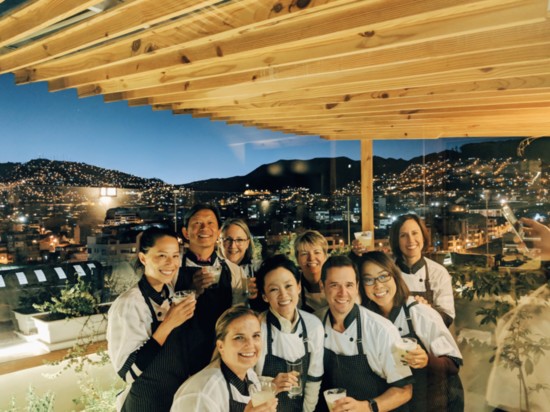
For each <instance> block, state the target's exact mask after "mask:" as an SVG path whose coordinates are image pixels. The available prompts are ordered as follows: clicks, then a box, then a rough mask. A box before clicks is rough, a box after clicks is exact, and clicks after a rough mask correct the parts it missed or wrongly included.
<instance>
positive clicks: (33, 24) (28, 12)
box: [0, 0, 98, 47]
mask: <svg viewBox="0 0 550 412" xmlns="http://www.w3.org/2000/svg"><path fill="white" fill-rule="evenodd" d="M97 3H98V1H97V0H88V1H82V0H35V1H29V2H27V3H23V5H22V6H21V7H19V8H17V9H16V10H12V11H10V12H9V14H7V15H6V17H5V18H3V19H1V20H0V47H3V46H6V45H12V44H15V43H17V42H18V41H20V40H22V39H24V38H25V37H29V36H30V35H32V34H35V33H37V32H39V31H40V30H42V29H45V28H47V27H49V26H52V25H54V24H55V23H58V22H60V21H62V20H65V19H67V18H69V17H72V16H74V15H76V14H78V13H80V12H82V11H85V10H87V9H88V8H89V7H91V6H95V5H96V4H97Z"/></svg>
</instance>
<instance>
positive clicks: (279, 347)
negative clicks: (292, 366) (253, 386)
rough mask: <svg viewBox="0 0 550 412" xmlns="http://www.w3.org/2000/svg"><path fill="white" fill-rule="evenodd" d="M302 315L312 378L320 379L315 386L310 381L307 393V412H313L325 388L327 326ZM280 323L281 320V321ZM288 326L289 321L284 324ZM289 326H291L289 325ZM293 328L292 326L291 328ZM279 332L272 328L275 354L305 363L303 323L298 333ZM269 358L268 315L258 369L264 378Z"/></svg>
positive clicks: (272, 345) (306, 389)
mask: <svg viewBox="0 0 550 412" xmlns="http://www.w3.org/2000/svg"><path fill="white" fill-rule="evenodd" d="M298 313H299V314H300V316H301V317H302V319H303V320H304V323H305V325H306V330H307V339H308V342H307V344H308V351H309V352H310V358H309V370H308V371H307V374H308V376H310V377H312V378H319V379H318V380H317V381H315V382H310V381H307V382H306V385H305V390H304V406H303V411H304V412H310V411H313V410H314V409H315V406H316V405H317V400H318V398H319V389H320V387H321V377H322V376H323V355H324V337H325V336H324V335H325V331H324V329H323V324H322V323H321V321H320V320H319V319H318V318H317V317H316V316H315V315H312V314H311V313H308V312H305V311H303V310H299V311H298ZM277 318H278V319H279V317H277ZM280 321H281V322H284V321H285V319H282V320H280ZM286 322H287V323H288V324H290V322H288V321H286ZM288 326H290V325H288ZM282 329H283V331H281V330H279V329H278V328H277V327H275V326H273V325H272V326H271V334H272V335H271V337H272V339H273V342H272V343H271V349H272V354H273V355H274V356H278V357H280V358H282V359H286V360H288V361H295V360H297V359H301V358H302V357H303V356H304V355H305V347H304V343H303V340H302V334H303V328H302V323H301V322H300V321H299V320H297V322H296V329H295V331H294V332H286V331H284V330H285V329H286V328H285V327H283V328H282ZM266 355H267V322H266V317H265V313H264V314H263V316H262V355H261V356H260V359H259V360H258V363H257V364H256V367H255V368H254V369H255V371H256V373H257V374H258V375H261V374H262V370H263V368H264V363H265V357H266Z"/></svg>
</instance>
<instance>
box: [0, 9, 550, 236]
mask: <svg viewBox="0 0 550 412" xmlns="http://www.w3.org/2000/svg"><path fill="white" fill-rule="evenodd" d="M2 1H3V0H0V11H4V14H3V15H2V17H1V19H0V74H1V73H8V72H12V73H14V75H15V81H16V82H17V83H18V84H24V83H29V82H40V81H47V82H48V85H49V90H50V91H58V90H63V89H68V88H74V89H76V90H77V92H78V95H79V96H80V97H86V96H95V95H99V94H101V95H103V97H104V100H105V102H114V101H120V100H126V101H128V104H129V105H130V106H139V105H150V106H151V107H152V108H153V109H154V110H171V111H172V112H173V113H174V114H190V115H192V116H194V117H207V118H210V119H212V120H222V121H226V122H227V123H238V124H242V125H245V126H252V127H257V128H263V129H270V130H276V131H282V132H285V133H290V134H295V135H318V136H320V137H321V138H324V139H330V140H341V139H359V140H361V142H362V144H361V159H362V170H363V172H362V187H361V189H362V202H363V204H364V205H365V204H366V205H370V204H372V201H373V199H372V140H373V139H432V138H444V137H481V136H484V137H487V136H499V137H509V136H526V137H528V136H531V137H532V136H543V135H548V134H549V130H550V21H549V20H548V17H549V15H550V12H549V8H550V1H549V0H233V1H232V0H202V1H201V0H164V1H158V0H125V1H122V0H106V1H103V2H98V0H94V1H86V0H22V1H21V0H20V1H10V0H5V2H4V3H3V4H1V3H2ZM13 3H17V4H16V5H13ZM2 7H3V8H4V9H2ZM396 144H397V143H396ZM362 209H363V216H362V217H363V226H364V228H365V229H370V228H372V227H373V220H372V218H373V217H372V214H370V215H368V214H367V209H368V208H366V207H363V208H362Z"/></svg>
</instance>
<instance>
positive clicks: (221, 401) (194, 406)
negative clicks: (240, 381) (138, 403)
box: [170, 360, 260, 412]
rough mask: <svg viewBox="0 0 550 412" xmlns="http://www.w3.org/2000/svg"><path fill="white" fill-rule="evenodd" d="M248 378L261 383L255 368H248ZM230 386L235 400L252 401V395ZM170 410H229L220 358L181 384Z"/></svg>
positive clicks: (252, 381) (198, 411) (199, 411)
mask: <svg viewBox="0 0 550 412" xmlns="http://www.w3.org/2000/svg"><path fill="white" fill-rule="evenodd" d="M247 379H248V381H249V382H250V383H251V384H254V385H256V386H259V385H260V383H259V380H258V376H257V375H256V372H254V370H253V369H249V370H248V372H247ZM229 386H230V388H231V396H232V398H233V400H235V401H237V402H241V403H245V404H248V402H250V396H244V395H242V394H241V393H240V392H239V391H238V390H237V388H236V387H234V386H233V385H231V384H230V385H229ZM170 412H229V391H228V390H227V381H226V380H225V377H224V375H223V372H222V370H221V366H220V361H219V360H217V361H214V362H212V363H211V364H210V365H208V366H207V367H206V368H204V369H203V370H201V371H200V372H198V373H197V374H195V375H193V376H192V377H191V378H189V379H188V380H187V381H185V382H184V383H183V385H181V386H180V388H179V389H178V391H177V392H176V394H175V395H174V402H173V404H172V408H171V409H170Z"/></svg>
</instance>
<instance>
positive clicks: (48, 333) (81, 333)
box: [33, 306, 109, 351]
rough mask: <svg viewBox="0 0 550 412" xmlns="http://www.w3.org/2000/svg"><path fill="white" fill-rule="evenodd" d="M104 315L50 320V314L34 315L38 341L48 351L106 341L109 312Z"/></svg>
mask: <svg viewBox="0 0 550 412" xmlns="http://www.w3.org/2000/svg"><path fill="white" fill-rule="evenodd" d="M108 309H109V306H105V311H104V313H100V314H97V315H90V316H82V317H77V318H66V319H59V320H49V319H48V316H49V314H42V315H34V316H33V320H34V323H35V326H36V330H37V333H38V341H39V342H40V343H42V344H44V346H46V348H47V349H48V350H50V351H51V350H57V349H64V348H70V347H72V346H73V345H74V344H75V343H77V342H79V341H82V340H85V341H87V342H96V341H101V340H104V339H105V333H106V331H107V310H108Z"/></svg>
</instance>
